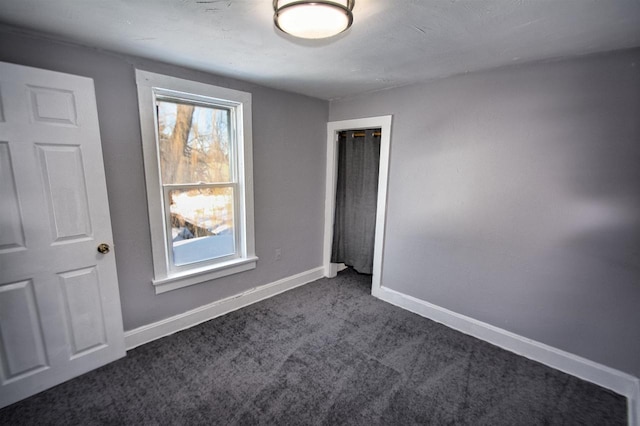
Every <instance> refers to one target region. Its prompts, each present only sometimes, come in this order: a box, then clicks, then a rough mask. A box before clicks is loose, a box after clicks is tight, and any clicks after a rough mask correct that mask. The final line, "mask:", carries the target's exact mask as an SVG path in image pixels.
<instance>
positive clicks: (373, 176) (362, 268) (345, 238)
mask: <svg viewBox="0 0 640 426" xmlns="http://www.w3.org/2000/svg"><path fill="white" fill-rule="evenodd" d="M362 133H364V135H362ZM374 133H375V135H374ZM338 152H339V154H338V183H337V186H336V211H335V220H334V225H333V248H332V253H331V262H332V263H344V264H346V265H348V266H351V267H353V269H355V270H356V271H358V272H360V273H363V274H371V273H372V271H373V243H374V236H375V226H376V203H377V197H378V167H379V163H380V129H369V130H365V131H364V132H363V131H362V130H359V131H352V130H349V131H346V132H341V133H340V134H339V138H338Z"/></svg>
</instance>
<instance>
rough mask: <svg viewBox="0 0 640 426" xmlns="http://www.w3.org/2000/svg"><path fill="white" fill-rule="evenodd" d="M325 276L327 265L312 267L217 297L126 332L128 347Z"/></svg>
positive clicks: (128, 348) (130, 347) (126, 344)
mask: <svg viewBox="0 0 640 426" xmlns="http://www.w3.org/2000/svg"><path fill="white" fill-rule="evenodd" d="M323 276H324V268H323V267H319V268H315V269H310V270H308V271H305V272H302V273H300V274H296V275H292V276H290V277H287V278H283V279H281V280H278V281H275V282H272V283H269V284H265V285H261V286H259V287H255V288H252V289H250V290H247V291H245V292H242V293H239V294H236V295H234V296H231V297H227V298H226V299H222V300H217V301H215V302H213V303H209V304H208V305H204V306H200V307H199V308H196V309H192V310H190V311H187V312H184V313H182V314H179V315H176V316H173V317H170V318H166V319H163V320H161V321H158V322H154V323H153V324H148V325H144V326H142V327H138V328H136V329H133V330H129V331H126V332H125V333H124V341H125V347H126V349H127V350H130V349H133V348H135V347H138V346H140V345H144V344H145V343H149V342H151V341H153V340H156V339H159V338H161V337H164V336H168V335H170V334H173V333H175V332H178V331H180V330H185V329H187V328H190V327H193V326H194V325H198V324H200V323H203V322H205V321H209V320H210V319H213V318H216V317H219V316H221V315H224V314H227V313H229V312H232V311H235V310H238V309H240V308H243V307H245V306H248V305H251V304H253V303H256V302H259V301H261V300H264V299H268V298H269V297H272V296H275V295H276V294H280V293H283V292H285V291H287V290H291V289H292V288H295V287H299V286H301V285H304V284H307V283H310V282H312V281H315V280H317V279H319V278H322V277H323Z"/></svg>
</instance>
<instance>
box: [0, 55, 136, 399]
mask: <svg viewBox="0 0 640 426" xmlns="http://www.w3.org/2000/svg"><path fill="white" fill-rule="evenodd" d="M0 105H1V108H2V117H1V118H2V119H0V179H1V181H0V196H1V197H2V203H0V204H1V206H0V345H1V346H0V407H2V406H6V405H8V404H11V403H13V402H16V401H18V400H20V399H22V398H25V397H27V396H30V395H32V394H34V393H37V392H39V391H41V390H44V389H46V388H48V387H51V386H54V385H56V384H58V383H61V382H63V381H66V380H68V379H70V378H72V377H75V376H77V375H80V374H82V373H85V372H87V371H89V370H92V369H94V368H97V367H99V366H101V365H104V364H106V363H108V362H111V361H113V360H115V359H117V358H119V357H121V356H124V354H125V352H124V336H123V330H122V316H121V312H120V297H119V293H118V282H117V272H116V264H115V257H114V252H113V249H112V250H111V251H110V252H109V253H106V254H100V253H98V252H97V251H96V248H97V246H98V245H99V244H100V243H107V244H109V245H110V246H113V241H112V234H111V222H110V217H109V204H108V200H107V192H106V182H105V177H104V166H103V161H102V148H101V144H100V134H99V128H98V116H97V110H96V103H95V95H94V89H93V81H92V80H91V79H88V78H85V77H78V76H72V75H68V74H62V73H56V72H51V71H44V70H38V69H35V68H28V67H22V66H18V65H12V64H6V63H0Z"/></svg>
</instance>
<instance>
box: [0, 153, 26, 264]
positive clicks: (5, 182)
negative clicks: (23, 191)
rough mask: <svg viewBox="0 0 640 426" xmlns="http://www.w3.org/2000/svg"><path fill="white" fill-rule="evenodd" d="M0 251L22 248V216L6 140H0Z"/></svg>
mask: <svg viewBox="0 0 640 426" xmlns="http://www.w3.org/2000/svg"><path fill="white" fill-rule="evenodd" d="M0 200H2V203H0V221H1V223H2V225H1V228H0V229H2V233H0V253H2V252H3V251H5V250H12V249H13V250H15V249H20V248H24V232H23V229H22V217H21V215H20V205H19V203H18V193H17V191H16V181H15V178H14V176H13V167H12V165H11V152H10V151H9V143H8V142H0Z"/></svg>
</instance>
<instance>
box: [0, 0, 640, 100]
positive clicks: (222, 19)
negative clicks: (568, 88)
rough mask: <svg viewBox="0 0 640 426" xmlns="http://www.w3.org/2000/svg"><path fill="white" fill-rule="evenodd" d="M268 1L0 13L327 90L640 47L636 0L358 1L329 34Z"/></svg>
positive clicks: (9, 6)
mask: <svg viewBox="0 0 640 426" xmlns="http://www.w3.org/2000/svg"><path fill="white" fill-rule="evenodd" d="M272 16H273V9H272V2H271V0H171V1H169V0H100V1H97V0H0V22H1V23H4V24H8V25H11V26H17V27H21V28H25V29H28V30H35V31H38V32H40V33H44V34H46V35H48V36H52V37H54V38H57V39H64V40H69V41H72V42H76V43H80V44H83V45H87V46H93V47H99V48H103V49H108V50H112V51H117V52H122V53H127V54H132V55H136V56H141V57H145V58H150V59H156V60H160V61H163V62H169V63H174V64H178V65H183V66H186V67H189V68H195V69H198V70H203V71H209V72H212V73H215V74H220V75H224V76H231V77H236V78H240V79H243V80H248V81H251V82H255V83H259V84H262V85H265V86H270V87H274V88H279V89H284V90H288V91H293V92H297V93H302V94H306V95H309V96H313V97H317V98H322V99H335V98H342V97H349V96H353V95H356V94H360V93H365V92H370V91H374V90H380V89H385V88H389V87H395V86H401V85H406V84H410V83H414V82H417V81H422V80H427V79H433V78H438V77H443V76H447V75H452V74H459V73H464V72H469V71H476V70H482V69H487V68H493V67H497V66H502V65H507V64H513V63H521V62H528V61H534V60H544V59H549V58H558V57H563V56H569V55H581V54H587V53H593V52H600V51H608V50H615V49H624V48H630V47H636V46H640V0H459V1H458V0H437V1H436V0H356V5H355V8H354V16H355V19H354V24H353V27H352V28H351V29H350V30H348V31H347V32H345V33H343V34H341V35H339V36H337V37H335V38H332V39H329V40H324V41H306V40H297V39H294V38H292V37H289V36H286V35H284V34H282V33H280V32H278V31H277V30H276V29H275V28H274V25H273V20H272Z"/></svg>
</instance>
